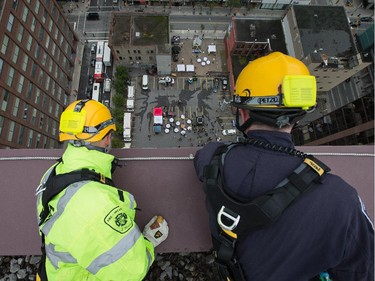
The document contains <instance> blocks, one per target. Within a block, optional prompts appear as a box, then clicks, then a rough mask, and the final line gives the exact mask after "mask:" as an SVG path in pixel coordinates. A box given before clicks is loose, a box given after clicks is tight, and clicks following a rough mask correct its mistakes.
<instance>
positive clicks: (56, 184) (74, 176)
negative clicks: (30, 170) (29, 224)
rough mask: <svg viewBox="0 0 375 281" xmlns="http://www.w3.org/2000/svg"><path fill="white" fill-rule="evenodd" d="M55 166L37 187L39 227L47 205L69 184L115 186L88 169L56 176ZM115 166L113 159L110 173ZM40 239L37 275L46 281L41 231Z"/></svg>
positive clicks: (44, 253)
mask: <svg viewBox="0 0 375 281" xmlns="http://www.w3.org/2000/svg"><path fill="white" fill-rule="evenodd" d="M58 161H59V163H60V162H61V161H62V160H61V158H60V159H59V160H58ZM57 165H58V164H57ZM57 165H55V166H54V167H53V168H52V171H51V172H50V174H49V176H48V179H47V180H46V181H45V183H44V184H43V183H42V184H41V186H39V187H38V190H39V189H40V188H42V191H43V194H42V206H43V210H42V212H41V213H40V215H39V226H41V225H42V224H43V223H44V222H45V221H46V220H48V218H49V217H50V213H51V212H50V206H49V205H48V204H49V202H50V201H51V200H52V198H53V197H55V196H56V195H58V194H59V193H60V192H62V191H64V190H65V189H66V188H67V187H68V186H70V185H71V184H73V183H76V182H81V181H97V182H101V183H103V184H106V185H110V186H115V185H114V183H113V181H112V180H111V179H110V178H107V177H105V176H104V175H102V174H99V173H96V172H95V171H92V170H89V169H80V170H76V171H72V172H70V173H65V174H59V175H56V166H57ZM116 166H119V165H118V161H117V159H115V160H114V161H113V163H112V171H114V169H115V168H116ZM118 192H119V196H120V198H124V196H123V191H122V190H120V189H119V190H118ZM41 239H42V245H41V251H42V258H41V261H40V264H39V267H38V275H39V277H40V279H41V280H42V281H46V280H48V279H47V273H46V266H45V262H46V249H45V237H44V234H43V232H42V231H41Z"/></svg>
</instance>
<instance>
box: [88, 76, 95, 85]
mask: <svg viewBox="0 0 375 281" xmlns="http://www.w3.org/2000/svg"><path fill="white" fill-rule="evenodd" d="M88 82H89V85H92V84H93V83H94V78H93V77H92V76H91V75H90V76H89V80H88Z"/></svg>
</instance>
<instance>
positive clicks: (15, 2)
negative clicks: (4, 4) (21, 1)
mask: <svg viewBox="0 0 375 281" xmlns="http://www.w3.org/2000/svg"><path fill="white" fill-rule="evenodd" d="M17 7H18V0H13V5H12V8H13V9H14V10H16V9H17Z"/></svg>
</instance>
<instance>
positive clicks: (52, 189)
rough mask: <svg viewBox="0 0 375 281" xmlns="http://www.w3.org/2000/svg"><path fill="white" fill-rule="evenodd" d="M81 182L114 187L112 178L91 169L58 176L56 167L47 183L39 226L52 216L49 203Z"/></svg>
mask: <svg viewBox="0 0 375 281" xmlns="http://www.w3.org/2000/svg"><path fill="white" fill-rule="evenodd" d="M79 181H98V182H101V183H103V184H107V185H111V186H114V183H113V181H112V180H111V179H110V178H107V177H105V176H104V175H102V174H99V173H96V172H94V171H91V170H89V169H81V170H76V171H72V172H70V173H65V174H60V175H56V166H55V167H54V168H53V170H52V172H51V174H50V176H49V177H48V179H47V182H46V183H45V185H46V189H45V190H44V192H43V195H42V206H43V211H42V212H41V214H40V223H39V225H42V224H43V223H44V221H45V220H46V219H47V217H48V216H49V214H50V211H49V207H48V203H49V202H50V201H51V200H52V198H53V197H54V196H56V195H57V194H59V193H60V192H61V191H63V190H64V189H65V188H66V187H67V186H69V185H71V184H73V183H75V182H79Z"/></svg>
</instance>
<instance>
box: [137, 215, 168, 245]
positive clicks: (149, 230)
mask: <svg viewBox="0 0 375 281" xmlns="http://www.w3.org/2000/svg"><path fill="white" fill-rule="evenodd" d="M168 233H169V227H168V223H167V221H166V220H165V219H164V218H163V217H162V216H154V217H153V218H152V219H151V220H150V221H149V222H148V224H146V226H145V228H144V229H143V236H144V237H145V238H146V239H147V240H148V241H150V242H151V243H152V245H154V247H156V246H158V245H159V244H160V243H161V242H163V241H164V240H165V239H167V237H168Z"/></svg>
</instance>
